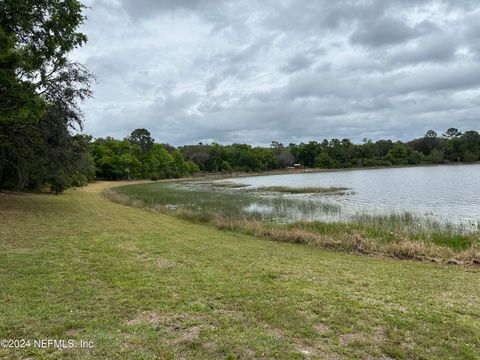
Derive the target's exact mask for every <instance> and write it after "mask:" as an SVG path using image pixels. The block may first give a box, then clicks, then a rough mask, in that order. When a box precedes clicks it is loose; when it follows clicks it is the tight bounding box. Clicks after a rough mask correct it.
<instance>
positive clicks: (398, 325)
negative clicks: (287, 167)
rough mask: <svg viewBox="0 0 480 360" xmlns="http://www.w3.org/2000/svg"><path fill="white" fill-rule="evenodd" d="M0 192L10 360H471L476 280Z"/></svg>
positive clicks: (4, 326) (88, 198)
mask: <svg viewBox="0 0 480 360" xmlns="http://www.w3.org/2000/svg"><path fill="white" fill-rule="evenodd" d="M106 186H109V185H108V184H106V183H97V184H94V185H91V186H89V187H88V188H87V189H83V190H78V191H68V192H67V193H65V194H63V195H60V196H51V195H31V194H27V195H12V194H0V339H3V338H6V339H75V340H77V341H78V340H80V339H82V340H88V341H93V343H94V347H93V348H92V349H88V350H87V349H70V350H59V349H52V348H51V349H38V348H28V349H17V350H14V349H0V357H6V358H20V357H23V358H37V359H49V358H68V359H75V358H105V359H155V358H159V359H163V358H165V359H169V358H172V359H174V358H185V359H192V358H193V359H210V358H212V359H214V358H229V359H236V358H245V359H250V358H262V359H302V358H312V359H317V358H318V359H335V358H340V359H342V358H352V359H353V358H355V359H358V358H360V359H362V358H365V359H366V358H370V359H371V358H400V359H401V358H404V359H407V358H408V359H426V358H428V359H430V358H438V359H444V358H465V359H473V358H479V357H480V269H479V268H474V267H460V266H443V265H433V264H425V263H420V262H413V261H400V260H392V259H376V258H372V257H367V256H354V255H348V254H344V253H336V252H328V251H325V250H322V249H318V248H315V247H309V246H305V245H296V244H287V243H279V242H274V241H269V240H266V239H259V238H254V237H249V236H245V235H239V234H235V233H228V232H223V231H219V230H216V229H214V228H213V227H210V226H208V225H198V224H194V223H190V222H187V221H184V220H181V219H178V218H175V217H171V216H168V215H164V214H160V213H157V212H153V211H148V210H144V209H139V208H133V207H128V206H123V205H119V204H115V203H112V202H110V201H108V200H106V199H104V198H103V197H102V195H101V193H100V190H101V189H102V188H104V187H106Z"/></svg>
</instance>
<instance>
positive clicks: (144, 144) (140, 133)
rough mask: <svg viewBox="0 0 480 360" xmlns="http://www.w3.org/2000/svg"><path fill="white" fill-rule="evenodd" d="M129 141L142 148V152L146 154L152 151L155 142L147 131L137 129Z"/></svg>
mask: <svg viewBox="0 0 480 360" xmlns="http://www.w3.org/2000/svg"><path fill="white" fill-rule="evenodd" d="M128 141H130V143H132V144H136V145H138V146H140V148H141V149H142V152H143V153H144V154H146V153H147V152H149V151H150V150H151V149H152V146H153V144H154V142H155V140H154V139H153V138H152V137H151V136H150V131H148V130H147V129H135V130H133V131H132V133H131V134H130V136H129V137H128Z"/></svg>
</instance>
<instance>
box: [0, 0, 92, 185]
mask: <svg viewBox="0 0 480 360" xmlns="http://www.w3.org/2000/svg"><path fill="white" fill-rule="evenodd" d="M83 8H84V6H83V5H82V4H81V3H80V2H78V1H76V0H66V1H60V0H24V1H16V0H2V1H0V45H1V46H2V51H1V52H0V65H1V67H0V155H1V158H0V188H1V187H10V188H14V189H17V190H21V189H23V188H25V187H36V188H41V187H43V186H44V185H47V184H50V185H51V188H52V191H55V192H60V191H62V190H63V189H64V188H65V187H66V186H69V184H70V183H71V182H72V181H71V180H72V179H71V178H72V176H73V174H77V175H76V177H77V178H78V174H81V172H82V171H84V170H85V169H84V167H82V166H81V164H78V162H76V161H74V159H72V158H70V154H72V152H74V149H75V148H77V149H78V147H75V141H74V140H73V137H72V135H71V134H70V131H69V130H70V129H71V128H72V127H74V126H77V127H78V128H81V126H82V117H81V112H80V110H79V107H78V106H79V101H80V100H82V99H84V98H85V97H88V96H90V95H91V91H90V87H89V85H90V83H91V81H92V76H91V75H90V74H89V73H88V71H87V70H86V69H85V68H84V67H83V66H82V65H81V64H78V63H74V62H72V61H70V60H69V58H68V54H69V53H70V52H71V51H72V50H73V49H75V48H77V47H79V46H81V45H83V44H84V43H85V41H86V36H85V35H84V34H82V33H81V32H79V31H78V30H77V29H78V27H79V26H80V25H81V23H82V22H83V20H84V16H83V15H82V10H83ZM81 158H88V156H81ZM74 165H78V166H79V167H78V168H77V169H73V168H72V167H73V166H74ZM81 175H83V176H85V177H87V174H81Z"/></svg>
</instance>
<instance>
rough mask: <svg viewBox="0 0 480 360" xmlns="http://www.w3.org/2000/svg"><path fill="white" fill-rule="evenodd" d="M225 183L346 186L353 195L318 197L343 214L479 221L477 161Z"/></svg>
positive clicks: (282, 176)
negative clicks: (406, 215) (333, 204)
mask: <svg viewBox="0 0 480 360" xmlns="http://www.w3.org/2000/svg"><path fill="white" fill-rule="evenodd" d="M229 181H232V182H236V183H242V184H248V185H251V186H252V187H263V186H290V187H307V186H317V187H331V186H336V187H347V188H349V189H351V190H352V192H353V193H352V194H349V195H344V196H332V195H329V196H325V195H323V196H318V198H323V199H327V198H328V201H330V202H333V203H336V204H339V205H341V206H342V208H343V209H345V210H346V211H347V212H362V213H372V214H376V215H378V214H386V213H389V212H395V213H399V212H411V213H414V214H417V215H421V216H425V217H429V218H433V219H435V220H440V221H445V222H450V223H466V224H470V225H473V226H478V224H480V164H474V165H446V166H424V167H407V168H388V169H373V170H350V171H332V172H319V173H300V174H284V175H269V176H252V177H239V178H234V179H229ZM296 196H298V194H297V195H296ZM300 196H309V197H312V195H307V194H300Z"/></svg>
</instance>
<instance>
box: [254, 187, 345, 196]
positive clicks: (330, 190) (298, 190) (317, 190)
mask: <svg viewBox="0 0 480 360" xmlns="http://www.w3.org/2000/svg"><path fill="white" fill-rule="evenodd" d="M256 190H258V191H272V192H279V193H288V194H325V195H345V194H348V193H349V190H350V189H349V188H345V187H333V186H332V187H326V188H325V187H290V186H263V187H259V188H256Z"/></svg>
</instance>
